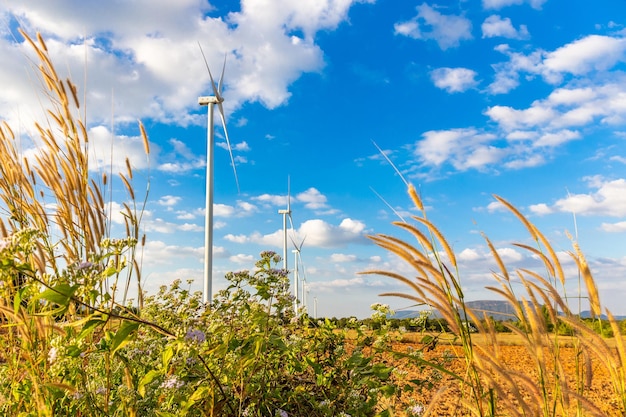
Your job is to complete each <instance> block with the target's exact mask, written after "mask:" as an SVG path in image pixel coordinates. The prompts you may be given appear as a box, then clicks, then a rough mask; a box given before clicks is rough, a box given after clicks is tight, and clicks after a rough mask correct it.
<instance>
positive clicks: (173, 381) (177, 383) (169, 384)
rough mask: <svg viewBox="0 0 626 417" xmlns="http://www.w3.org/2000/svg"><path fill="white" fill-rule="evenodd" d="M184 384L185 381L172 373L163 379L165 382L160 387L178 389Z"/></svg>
mask: <svg viewBox="0 0 626 417" xmlns="http://www.w3.org/2000/svg"><path fill="white" fill-rule="evenodd" d="M183 385H185V383H184V382H183V381H181V380H179V379H178V377H177V376H176V375H172V376H170V377H169V378H167V379H166V380H165V381H163V383H161V385H160V386H159V388H165V389H168V388H169V389H178V388H180V387H182V386H183Z"/></svg>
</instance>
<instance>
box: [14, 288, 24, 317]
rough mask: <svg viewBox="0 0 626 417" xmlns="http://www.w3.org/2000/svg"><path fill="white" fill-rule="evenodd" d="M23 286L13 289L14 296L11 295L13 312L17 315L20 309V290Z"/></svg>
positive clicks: (21, 290)
mask: <svg viewBox="0 0 626 417" xmlns="http://www.w3.org/2000/svg"><path fill="white" fill-rule="evenodd" d="M23 291H24V289H23V288H21V289H19V290H18V291H15V296H14V297H13V312H14V313H15V315H17V313H18V311H20V304H22V292H23Z"/></svg>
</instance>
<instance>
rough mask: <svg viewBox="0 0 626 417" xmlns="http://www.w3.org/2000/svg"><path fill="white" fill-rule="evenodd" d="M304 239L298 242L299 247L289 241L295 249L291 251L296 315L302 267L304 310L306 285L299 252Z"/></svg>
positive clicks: (304, 305)
mask: <svg viewBox="0 0 626 417" xmlns="http://www.w3.org/2000/svg"><path fill="white" fill-rule="evenodd" d="M305 239H306V236H305V237H304V239H302V241H301V242H300V245H296V242H294V241H293V239H291V242H292V243H293V246H294V247H295V249H294V250H293V253H294V254H295V256H294V267H293V268H294V269H293V283H294V294H295V296H296V299H295V300H294V307H295V311H296V315H297V314H298V301H299V300H298V298H299V295H300V293H299V291H298V282H299V281H300V266H302V307H304V308H305V309H306V294H305V287H304V286H305V284H306V278H305V277H306V276H305V275H304V265H302V257H301V255H300V253H301V251H302V245H303V244H304V240H305Z"/></svg>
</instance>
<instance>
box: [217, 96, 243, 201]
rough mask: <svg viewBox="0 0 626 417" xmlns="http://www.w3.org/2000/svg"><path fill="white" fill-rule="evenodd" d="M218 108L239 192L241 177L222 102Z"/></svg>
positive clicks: (218, 104)
mask: <svg viewBox="0 0 626 417" xmlns="http://www.w3.org/2000/svg"><path fill="white" fill-rule="evenodd" d="M217 107H218V109H219V112H220V119H221V120H222V127H223V128H224V136H226V145H228V153H230V163H231V164H233V173H234V174H235V182H236V183H237V192H238V193H239V192H240V191H241V190H240V189H239V177H237V167H236V166H235V158H234V157H233V148H232V147H231V146H230V138H229V137H228V129H226V118H225V117H224V107H223V106H222V102H221V101H220V102H218V103H217Z"/></svg>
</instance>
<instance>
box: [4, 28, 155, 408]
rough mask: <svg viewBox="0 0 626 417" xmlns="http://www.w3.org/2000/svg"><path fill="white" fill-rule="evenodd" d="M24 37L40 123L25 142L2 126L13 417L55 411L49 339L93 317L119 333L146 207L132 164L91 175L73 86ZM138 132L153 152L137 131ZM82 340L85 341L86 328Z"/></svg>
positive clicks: (102, 328) (58, 388) (39, 45)
mask: <svg viewBox="0 0 626 417" xmlns="http://www.w3.org/2000/svg"><path fill="white" fill-rule="evenodd" d="M20 33H21V35H22V36H23V37H24V39H25V40H26V42H27V43H28V44H30V46H31V47H32V50H33V51H34V53H35V58H34V60H33V61H32V66H33V69H34V72H35V74H36V76H37V77H38V78H39V80H40V83H41V86H42V87H43V90H42V94H43V96H44V97H43V98H42V100H41V102H42V103H44V104H43V105H45V106H46V107H45V109H44V110H45V115H46V117H45V119H44V120H43V122H34V126H33V129H32V130H31V131H33V132H36V133H35V134H34V136H33V137H29V138H22V137H19V136H18V137H16V135H15V133H14V131H13V130H12V129H11V127H10V126H9V125H8V124H7V123H6V122H2V124H1V125H0V161H2V163H1V164H0V201H1V203H0V254H1V255H2V256H1V259H2V262H1V264H0V278H1V280H0V282H1V285H0V319H1V320H2V326H1V327H0V336H1V337H0V351H1V353H0V362H1V363H2V365H3V366H2V369H1V371H2V372H1V373H2V379H3V383H2V384H3V386H2V389H1V390H0V407H2V408H0V410H1V411H2V412H4V413H8V414H7V415H17V414H19V413H20V412H21V411H23V410H25V409H26V410H28V407H27V405H28V404H32V403H35V404H37V408H36V410H37V411H36V414H38V415H53V414H54V412H55V411H54V408H53V407H52V406H51V404H52V403H53V402H54V401H55V399H56V398H57V396H58V395H60V394H59V393H60V392H63V391H64V390H68V389H69V390H73V388H72V387H68V386H65V385H64V384H63V383H62V382H59V379H58V378H55V377H53V376H51V373H50V372H49V367H50V366H51V363H52V362H54V361H53V360H52V359H53V358H51V356H54V352H55V349H56V348H55V346H53V345H52V341H53V340H55V339H59V337H61V336H63V335H67V334H68V332H70V333H75V332H80V331H81V329H82V331H85V327H84V326H85V323H88V322H89V320H92V321H91V324H90V327H89V329H91V331H94V329H99V330H98V332H97V333H98V334H102V333H101V332H111V331H113V332H114V333H113V334H115V331H116V330H117V329H118V328H119V326H120V322H119V321H117V322H114V321H111V319H112V318H114V317H115V316H116V312H118V313H119V312H120V311H124V310H125V309H126V307H127V306H126V299H125V297H126V289H127V288H128V287H129V285H130V284H131V282H136V283H137V286H138V293H139V295H140V296H141V293H142V288H141V280H140V278H141V275H140V268H139V267H140V265H139V263H138V261H137V258H138V257H137V256H136V250H137V249H138V245H139V244H140V242H141V241H142V238H141V231H140V228H139V224H140V217H141V212H142V207H141V206H137V205H136V204H135V191H134V189H133V186H132V178H133V171H132V168H131V164H130V162H129V161H128V159H127V160H126V172H120V173H117V174H113V173H111V172H109V173H100V174H99V175H98V176H93V175H92V172H91V171H90V166H89V158H88V155H89V153H90V152H93V149H91V148H90V146H92V144H90V142H89V137H88V133H87V128H86V126H85V122H84V121H83V120H82V119H81V118H80V104H79V100H78V88H77V87H76V85H74V84H73V83H72V82H71V81H70V80H69V79H67V80H64V79H61V78H60V77H59V75H58V73H57V71H56V70H55V67H54V65H53V63H52V61H51V59H50V56H49V54H48V49H47V47H46V44H45V42H44V40H43V39H42V38H41V36H39V35H37V37H36V39H33V38H31V37H30V36H29V35H28V34H26V33H25V32H23V31H20ZM140 131H141V135H142V138H143V141H144V144H145V149H146V152H149V148H148V138H147V136H146V134H145V131H144V129H143V127H142V126H141V125H140ZM28 141H29V142H32V144H33V145H34V146H35V151H34V152H33V153H29V154H28V155H30V156H28V155H26V154H24V153H22V142H28ZM114 178H117V180H118V181H119V182H120V184H123V186H124V187H125V189H126V192H127V194H128V196H129V197H130V198H129V200H130V201H131V203H124V204H123V212H122V215H123V218H124V222H125V224H124V230H123V232H122V233H120V234H118V235H117V236H115V235H114V233H116V232H113V228H112V224H111V222H110V218H111V216H110V215H109V214H108V213H107V200H106V196H105V194H104V193H103V189H106V186H107V185H108V184H110V181H112V180H113V179H114ZM108 198H113V197H112V196H109V197H108ZM120 294H122V295H120ZM131 319H132V317H131ZM135 319H136V320H138V319H137V318H136V317H135ZM122 327H124V326H123V325H122ZM120 336H121V335H120ZM83 339H91V336H90V334H89V331H87V332H85V334H84V336H83ZM107 375H108V374H107ZM85 378H88V375H85ZM61 381H62V380H61ZM5 395H6V396H8V397H6V398H2V397H3V396H5ZM9 404H13V405H9ZM6 407H8V408H6ZM31 411H32V410H31ZM29 415H31V414H29Z"/></svg>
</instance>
